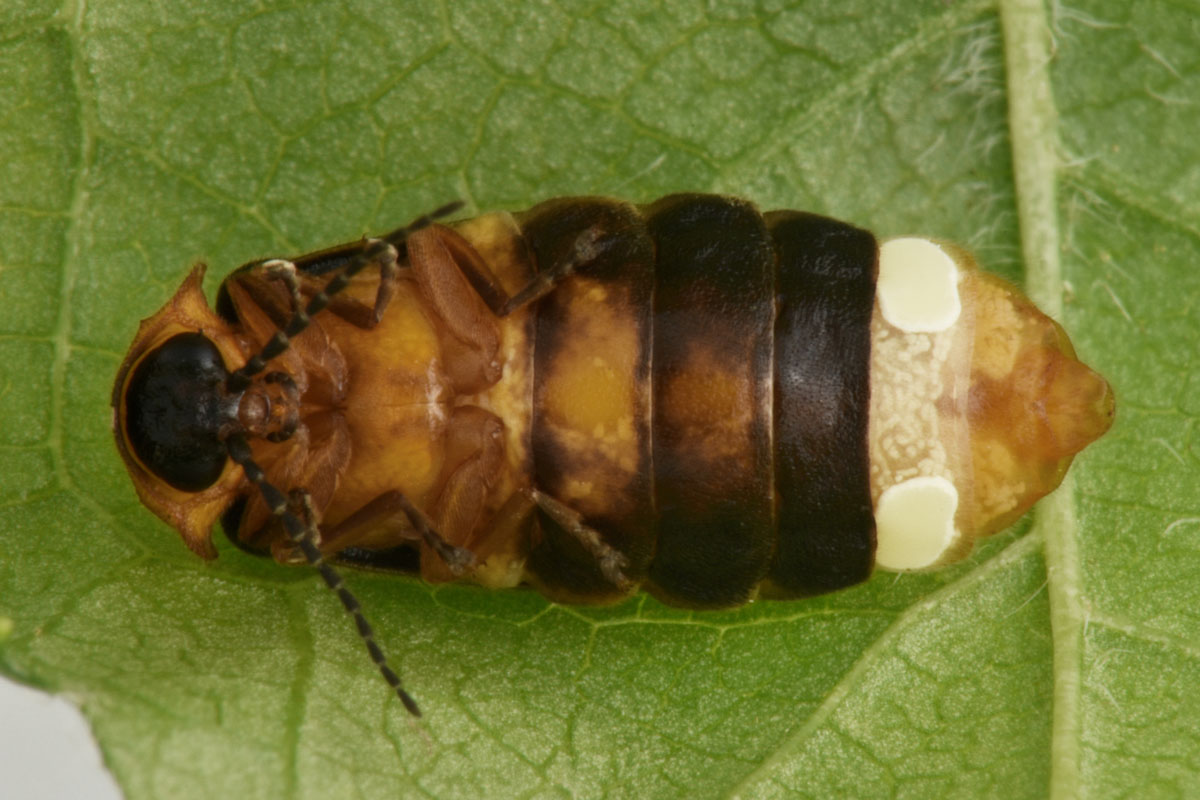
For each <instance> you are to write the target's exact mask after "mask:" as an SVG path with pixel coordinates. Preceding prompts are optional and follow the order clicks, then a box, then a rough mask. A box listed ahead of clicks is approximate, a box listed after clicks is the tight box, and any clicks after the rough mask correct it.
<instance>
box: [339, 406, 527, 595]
mask: <svg viewBox="0 0 1200 800" xmlns="http://www.w3.org/2000/svg"><path fill="white" fill-rule="evenodd" d="M503 431H504V426H503V424H502V423H501V422H500V419H499V418H498V417H496V415H494V414H492V413H491V412H489V411H485V410H483V409H481V408H478V407H475V406H459V407H458V408H455V409H454V410H453V412H452V414H451V417H450V419H449V420H448V421H447V425H446V433H445V436H444V439H443V442H442V447H443V462H444V465H443V468H442V472H441V475H440V477H439V482H438V484H437V485H438V486H439V487H440V488H438V489H437V491H436V494H435V495H434V497H433V499H432V501H430V502H429V504H428V506H427V509H428V515H426V513H425V512H424V511H422V510H421V509H419V508H418V507H417V506H416V505H415V504H414V503H413V502H412V501H411V500H410V499H409V498H408V497H407V496H405V495H404V493H403V492H401V491H399V490H392V491H387V492H384V493H383V494H380V495H378V496H377V497H375V498H374V499H372V500H370V501H369V502H367V503H366V504H365V505H363V506H362V507H361V508H359V509H358V510H357V511H355V512H354V513H352V514H351V515H350V516H348V517H346V518H345V519H343V520H342V521H340V522H339V523H337V524H336V525H333V526H326V527H323V528H322V530H321V550H322V552H324V553H326V554H332V553H336V552H338V551H340V550H343V549H345V548H347V547H351V546H355V545H357V544H359V543H361V542H363V541H365V540H367V539H370V542H371V545H369V546H378V543H379V542H380V541H381V539H380V534H381V533H383V534H385V536H384V537H383V540H384V541H386V540H387V539H388V538H389V537H390V538H392V539H393V540H395V539H396V538H398V539H400V540H401V541H413V542H419V543H421V545H422V548H421V549H422V557H421V574H422V576H423V577H424V578H425V579H426V580H428V581H431V582H441V581H448V580H453V579H454V578H457V577H459V576H460V575H461V574H462V573H463V572H464V571H465V570H466V569H468V568H470V567H472V566H474V565H475V564H476V562H479V561H482V560H483V559H485V558H487V557H488V556H490V555H491V554H492V553H494V552H496V551H497V550H498V549H502V548H505V547H506V546H507V547H508V549H510V550H511V549H512V547H511V544H512V542H507V541H501V540H500V539H502V538H503V537H498V536H497V535H496V533H495V531H493V530H492V529H491V527H490V526H489V527H487V529H486V530H484V527H485V526H484V525H483V524H482V523H484V522H487V521H488V520H485V519H484V516H485V512H486V511H487V508H486V506H487V501H488V498H489V496H490V494H491V492H492V487H493V484H494V482H495V476H496V475H498V474H500V473H501V471H502V470H501V466H502V462H503V459H504V442H503Z"/></svg>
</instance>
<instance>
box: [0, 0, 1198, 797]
mask: <svg viewBox="0 0 1200 800" xmlns="http://www.w3.org/2000/svg"><path fill="white" fill-rule="evenodd" d="M1195 17H1196V9H1195V7H1193V6H1191V5H1190V4H1188V3H1185V2H1178V1H1177V0H1176V1H1175V2H1171V1H1170V0H1144V1H1143V2H1139V3H1132V4H1131V3H1126V2H1124V0H1084V1H1083V2H1075V3H1072V4H1071V5H1070V6H1066V5H1062V4H1053V5H1052V7H1051V8H1044V7H1042V6H1041V5H1039V4H1037V3H1034V2H1031V0H1012V2H1009V0H1000V2H999V3H998V4H996V3H991V2H983V0H960V2H953V3H947V2H944V0H922V1H921V2H906V3H873V2H870V0H850V2H842V3H826V2H817V1H816V0H812V1H810V2H803V0H766V1H765V2H759V3H745V2H739V3H716V2H713V3H710V4H705V3H701V2H688V1H687V0H662V2H659V3H656V4H645V3H638V2H633V0H621V1H620V2H616V3H611V2H609V3H603V2H595V1H593V2H583V1H582V0H560V1H559V2H557V3H550V2H530V3H510V2H502V0H491V1H490V2H486V1H485V0H473V1H471V2H454V3H443V4H435V3H430V2H416V1H415V0H413V1H412V2H390V3H389V2H384V0H341V2H333V1H331V0H313V2H308V3H302V4H296V3H270V2H260V3H258V4H253V5H251V4H246V3H241V2H232V0H225V1H223V2H204V3H200V2H196V3H188V2H185V1H184V0H178V1H177V2H160V3H155V4H152V5H146V4H144V3H137V2H128V0H108V2H99V3H95V2H94V3H88V4H75V5H68V6H66V7H65V8H62V9H59V8H57V7H55V6H51V5H48V4H45V3H39V2H37V0H20V2H9V3H6V4H5V6H4V9H3V10H0V152H2V153H3V154H4V155H3V157H2V158H0V303H2V304H3V309H4V311H3V313H2V314H0V631H7V633H5V634H3V635H0V670H3V672H4V673H5V674H8V675H11V676H15V677H17V678H19V679H21V680H24V681H26V682H29V683H32V684H35V685H38V686H42V687H45V688H48V689H50V690H53V691H57V692H63V693H66V694H68V695H69V696H71V697H72V698H74V699H76V700H77V701H78V702H79V703H80V705H81V706H82V708H83V710H84V712H85V713H86V715H87V716H88V717H89V719H90V720H91V721H92V724H93V727H94V731H95V734H96V736H97V737H98V739H99V741H100V743H101V747H102V750H103V752H104V755H105V758H106V760H107V762H108V764H109V766H110V768H111V769H112V770H113V772H114V773H115V775H116V776H117V778H118V780H119V781H120V783H121V785H122V786H123V788H124V791H125V793H126V795H127V797H129V798H141V797H146V798H157V797H173V798H194V797H227V796H234V797H246V798H252V797H280V796H302V797H395V796H415V795H424V796H429V797H439V798H442V797H508V796H537V797H550V796H568V795H569V796H580V797H597V796H610V797H689V798H691V797H735V796H736V797H747V798H758V797H775V796H779V797H783V796H812V797H831V796H839V795H854V796H859V797H891V796H907V797H922V798H926V797H963V796H1003V797H1006V798H1009V797H1043V796H1046V795H1047V794H1054V795H1056V796H1058V797H1073V796H1079V795H1085V794H1086V795H1088V796H1093V797H1108V796H1114V797H1115V796H1125V795H1129V794H1134V793H1137V794H1139V795H1153V796H1160V797H1183V796H1195V795H1196V794H1198V793H1200V755H1198V754H1200V726H1198V725H1197V723H1196V720H1198V719H1200V691H1198V689H1200V616H1198V615H1197V613H1196V611H1195V609H1196V608H1197V607H1200V547H1198V546H1197V540H1198V537H1200V499H1198V494H1200V489H1198V488H1197V487H1200V480H1198V478H1200V476H1198V474H1197V473H1198V471H1200V470H1198V457H1200V453H1198V452H1197V445H1196V444H1195V443H1194V441H1193V436H1194V433H1193V432H1194V430H1195V428H1196V421H1197V419H1198V418H1200V399H1198V398H1200V368H1198V367H1197V361H1196V357H1195V356H1196V353H1197V352H1198V349H1197V348H1198V347H1200V309H1198V308H1197V307H1196V306H1197V304H1198V303H1200V271H1198V270H1196V269H1195V265H1196V264H1197V263H1200V137H1197V136H1196V132H1197V130H1200V48H1197V47H1196V41H1195V24H1196V23H1195ZM1039 48H1041V49H1040V50H1039ZM1014 153H1015V156H1014ZM681 190H701V191H719V192H729V193H736V194H741V195H745V196H748V197H750V198H752V199H754V200H756V201H757V202H758V203H759V204H760V205H761V206H762V207H764V208H776V207H790V208H805V209H809V210H813V211H818V212H823V213H827V214H830V215H833V216H837V217H840V218H843V219H848V220H852V221H855V222H857V223H859V224H862V225H864V226H867V227H870V228H872V229H874V230H875V231H876V232H877V233H880V234H882V235H891V234H898V233H905V232H909V233H927V234H933V235H937V236H941V237H944V238H948V239H954V240H958V241H961V242H963V243H965V244H967V245H969V246H970V247H972V248H973V249H974V250H975V251H976V253H977V254H978V255H979V257H980V259H981V261H983V262H984V263H986V264H988V265H989V267H990V268H992V269H994V270H996V271H999V272H1001V273H1002V274H1005V275H1007V276H1009V277H1012V278H1014V279H1018V280H1020V279H1023V278H1028V279H1029V281H1030V284H1031V285H1032V286H1033V287H1034V291H1035V294H1036V295H1037V296H1038V298H1039V299H1040V300H1041V301H1042V302H1044V303H1046V304H1047V305H1048V306H1049V307H1051V308H1054V307H1056V306H1057V305H1058V304H1060V303H1061V305H1062V315H1063V317H1064V321H1065V324H1066V327H1067V328H1068V329H1069V330H1070V331H1071V333H1072V337H1073V339H1074V342H1075V344H1076V347H1077V349H1078V350H1079V352H1080V353H1081V355H1082V356H1083V357H1084V359H1085V360H1086V361H1087V362H1088V363H1090V364H1092V365H1093V366H1095V367H1096V368H1097V369H1099V370H1100V371H1101V372H1102V373H1104V374H1105V375H1107V376H1108V377H1109V378H1110V380H1111V381H1112V383H1113V385H1114V387H1115V389H1116V393H1117V398H1118V421H1117V425H1116V427H1115V428H1114V430H1113V431H1112V432H1111V433H1110V434H1109V435H1108V436H1107V437H1106V438H1105V439H1103V440H1102V441H1101V442H1100V443H1098V444H1097V445H1095V446H1094V447H1092V448H1091V449H1090V450H1088V451H1087V452H1086V453H1085V454H1084V455H1083V456H1082V457H1081V458H1080V459H1079V460H1078V462H1077V464H1076V465H1075V467H1074V468H1073V470H1072V479H1071V480H1070V482H1069V484H1068V485H1066V486H1064V489H1063V490H1062V491H1060V492H1059V493H1058V494H1056V495H1055V496H1054V498H1053V499H1052V500H1051V501H1049V502H1048V503H1047V504H1044V506H1043V508H1042V509H1041V512H1040V514H1039V520H1038V522H1037V524H1036V525H1035V527H1034V528H1033V529H1032V531H1030V530H1029V526H1028V525H1024V526H1019V527H1018V529H1017V530H1015V531H1011V532H1008V533H1006V534H1003V535H1001V536H999V537H996V538H995V540H994V541H992V542H990V543H989V544H988V545H987V546H985V547H984V548H982V549H981V550H980V551H979V552H978V553H977V554H976V555H975V556H973V557H972V558H971V559H970V560H969V561H968V562H966V563H964V564H962V565H959V566H957V567H955V568H952V569H950V570H946V571H942V572H938V573H934V574H930V575H921V576H914V575H905V576H901V577H896V576H892V575H879V576H876V577H875V578H874V579H873V580H872V581H870V582H869V583H868V584H866V585H864V586H862V587H858V588H856V589H853V590H850V591H846V592H842V593H839V594H836V595H833V596H830V597H823V598H815V599H812V600H807V601H803V602H791V603H770V602H762V603H757V604H754V605H752V606H750V607H747V608H744V609H740V610H736V611H730V612H721V613H698V612H684V611H679V610H674V609H668V608H664V607H663V606H661V605H660V604H658V603H656V602H654V601H653V600H650V599H648V598H646V597H638V598H635V599H633V600H631V601H629V602H627V603H624V604H622V605H620V606H617V607H615V608H582V609H580V608H567V607H560V606H555V605H551V604H548V603H546V602H545V601H544V600H542V599H541V598H540V597H538V596H536V595H534V594H533V593H531V592H523V591H513V592H508V593H489V592H484V591H482V590H477V589H473V588H469V587H458V586H450V587H441V588H438V589H432V588H430V587H428V586H425V585H423V584H421V583H420V582H417V581H413V580H405V579H396V578H390V577H385V576H379V575H371V574H352V575H350V576H349V581H350V584H351V586H352V588H353V589H354V591H355V592H356V593H357V594H358V595H359V597H360V598H361V600H362V602H363V605H364V607H365V608H366V609H367V612H368V614H369V616H370V617H371V618H372V620H373V621H374V622H375V624H376V627H377V629H378V638H379V640H380V641H381V643H382V644H383V645H384V647H385V649H386V650H387V651H388V652H389V654H390V656H391V658H392V659H393V660H394V662H395V663H396V665H397V666H398V667H399V668H400V669H401V671H402V673H403V675H404V677H405V680H406V683H407V685H408V686H409V688H410V689H411V690H412V692H413V694H414V695H415V696H416V697H417V698H418V699H419V700H420V702H421V704H422V706H423V708H424V709H425V711H426V718H425V720H424V721H423V722H422V723H421V724H420V725H414V724H412V723H411V722H410V720H409V718H408V717H407V715H406V714H405V713H404V711H403V708H402V707H401V706H400V705H399V703H398V702H397V701H396V700H395V699H394V698H392V697H390V696H389V694H388V692H387V690H386V687H385V686H384V685H383V684H382V683H381V682H380V680H379V678H378V676H377V675H375V673H374V671H373V667H372V665H371V664H370V662H369V661H368V660H367V659H366V658H365V657H364V655H363V654H362V652H361V645H360V644H359V642H358V641H357V639H356V637H355V635H354V632H353V630H352V629H351V628H350V627H349V625H348V624H347V621H346V619H344V615H343V614H342V612H341V611H340V609H339V608H338V606H337V603H336V601H335V599H334V598H332V597H331V596H329V594H328V593H327V592H326V591H325V590H324V589H323V588H322V586H321V585H320V583H319V581H318V579H317V578H316V577H315V576H313V575H312V574H311V572H310V571H308V570H303V569H286V568H282V567H277V566H275V565H274V564H272V563H270V562H267V561H262V560H256V559H253V558H251V557H249V556H245V555H243V554H241V553H240V552H239V551H237V550H235V549H233V548H231V547H229V546H227V545H226V546H223V547H222V552H221V557H220V559H218V561H217V562H215V563H214V564H211V565H208V564H203V563H200V562H199V560H198V559H196V558H195V557H194V556H193V555H191V553H190V552H188V551H187V550H186V549H185V548H184V547H183V546H182V545H181V544H180V542H179V541H178V538H177V537H176V536H175V535H174V534H173V533H172V532H171V531H170V530H168V529H167V528H166V527H165V526H164V525H162V524H161V523H160V522H158V521H157V520H156V519H155V518H153V517H152V516H151V515H150V514H149V513H148V512H147V511H145V510H144V509H143V508H142V507H141V506H140V505H139V504H138V501H137V499H136V496H135V495H134V493H133V491H132V487H131V485H130V483H129V480H128V478H127V476H126V475H125V473H124V470H123V469H122V467H121V465H120V463H119V461H118V458H117V456H116V453H115V450H114V448H113V445H112V441H111V432H110V427H109V426H110V409H109V393H110V391H111V383H112V379H113V376H114V372H115V370H116V367H117V364H118V363H119V361H120V359H121V358H122V356H123V353H124V351H125V349H126V348H127V347H128V344H129V342H130V340H131V338H132V335H133V332H134V330H135V328H136V323H137V320H138V319H140V318H142V317H145V316H147V315H149V314H150V313H152V312H153V311H155V310H156V309H157V308H158V307H159V306H160V305H161V304H162V303H163V302H164V301H165V300H166V299H167V298H168V297H170V295H171V293H172V292H173V291H174V288H175V287H176V285H177V284H178V282H179V281H180V280H181V278H182V277H183V275H184V274H185V272H186V270H187V268H188V267H189V265H190V264H191V263H193V262H194V261H196V260H201V259H202V260H205V261H206V262H208V263H209V264H211V265H212V275H211V282H210V284H209V288H210V289H212V288H215V286H216V283H217V282H218V281H219V280H220V278H221V277H222V276H223V275H225V274H226V273H227V272H228V271H229V270H231V269H232V268H234V267H235V266H236V265H238V264H240V263H242V262H244V261H247V260H249V259H251V258H254V257H258V256H263V255H269V254H295V253H299V252H303V251H305V250H310V249H314V248H317V247H320V246H323V245H328V244H332V243H336V242H339V241H345V240H349V239H353V238H355V237H357V236H359V235H361V234H363V233H365V232H368V231H378V230H382V229H386V228H389V227H392V226H394V225H396V224H398V223H399V222H400V221H403V220H406V219H408V218H410V217H411V216H413V215H415V214H416V213H419V212H421V211H424V210H428V209H430V208H433V207H435V206H437V205H440V204H441V203H443V202H445V201H446V200H448V199H451V198H455V197H461V198H464V199H466V200H467V201H468V202H469V203H470V205H471V208H472V209H473V210H491V209H497V208H512V209H520V208H523V207H526V206H528V205H530V204H532V203H534V202H536V201H537V200H540V199H543V198H546V197H549V196H553V195H557V194H567V193H570V194H582V193H603V194H619V195H624V196H628V197H630V198H632V199H636V200H649V199H652V198H654V197H656V196H658V195H661V194H665V193H669V192H674V191H681ZM1024 264H1028V271H1027V270H1026V269H1025V268H1023V265H1024Z"/></svg>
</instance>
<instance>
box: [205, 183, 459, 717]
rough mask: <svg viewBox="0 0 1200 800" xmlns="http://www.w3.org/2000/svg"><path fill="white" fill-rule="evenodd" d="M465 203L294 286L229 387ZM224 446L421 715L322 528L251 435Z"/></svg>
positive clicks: (243, 382)
mask: <svg viewBox="0 0 1200 800" xmlns="http://www.w3.org/2000/svg"><path fill="white" fill-rule="evenodd" d="M462 205H463V204H462V203H461V202H454V203H449V204H447V205H444V206H442V207H441V208H439V209H437V210H436V211H433V212H432V213H429V214H425V215H422V216H420V217H417V218H416V219H415V220H413V221H412V222H410V223H409V224H407V225H405V226H404V227H401V228H397V229H396V230H394V231H392V232H391V233H388V234H386V235H384V236H383V237H382V238H379V239H367V240H366V241H365V242H363V248H362V250H361V251H360V252H358V253H357V254H355V256H354V257H353V258H352V259H350V261H349V262H347V264H346V265H345V266H344V267H343V268H342V269H341V270H340V271H339V272H338V273H337V275H335V276H334V277H333V278H332V279H330V281H329V282H328V283H326V284H325V288H324V289H322V290H321V291H319V292H317V293H316V294H315V295H313V297H312V299H310V300H309V301H308V305H307V306H305V307H303V308H301V304H300V302H299V291H298V290H297V288H296V287H295V286H293V287H292V298H293V303H294V308H293V312H292V318H291V319H290V320H289V321H288V324H287V326H286V327H285V328H284V329H283V330H279V331H276V332H275V335H274V336H272V337H271V339H270V341H268V342H267V343H266V345H264V346H263V348H262V349H261V350H260V351H259V352H258V353H256V354H255V355H254V356H251V358H250V359H249V360H248V361H247V362H246V363H245V364H244V365H243V366H242V367H240V368H239V369H236V370H234V371H233V372H232V373H230V375H229V377H228V378H227V379H226V380H225V387H226V390H227V391H229V392H232V393H237V392H243V391H245V390H246V389H247V388H248V387H249V386H250V383H251V381H252V379H253V378H254V376H255V375H257V374H258V373H260V372H262V371H263V370H264V369H266V366H267V362H269V361H270V360H271V359H273V358H275V357H276V356H278V355H280V354H281V353H283V351H285V350H287V348H288V345H289V344H290V343H291V340H292V339H293V338H295V337H296V336H297V335H298V334H299V333H300V332H301V331H303V330H304V329H305V328H307V327H308V324H309V322H310V321H311V320H312V317H313V316H314V315H316V314H317V313H319V312H320V311H321V310H322V309H324V308H325V307H326V306H327V305H329V300H330V298H331V297H333V296H334V295H335V294H337V293H338V292H340V291H342V290H343V289H345V288H346V287H347V286H348V285H349V284H350V279H351V278H353V277H354V276H355V275H356V274H357V273H358V272H359V271H361V270H362V269H363V268H364V267H366V266H367V265H369V264H373V263H377V262H378V263H379V264H380V266H381V268H382V269H383V270H384V271H386V270H388V269H389V268H394V267H395V263H396V261H398V260H399V258H400V253H401V248H403V247H404V242H405V240H406V239H407V238H408V237H409V236H410V235H411V234H412V233H413V232H415V231H418V230H420V229H421V228H424V227H426V226H427V225H431V224H432V223H433V222H434V221H435V220H438V219H440V218H442V217H445V216H447V215H449V214H453V213H454V212H455V211H457V210H458V209H460V208H462ZM225 448H226V449H227V450H228V452H229V457H230V458H231V459H233V461H234V463H236V464H238V465H239V466H240V467H241V468H242V471H243V472H245V474H246V477H247V478H249V479H250V481H251V482H253V483H254V485H255V486H257V487H258V491H259V493H261V494H262V498H263V500H264V501H265V502H266V504H267V507H268V508H269V509H271V513H272V514H273V515H275V516H276V517H278V518H279V520H280V522H282V523H283V527H284V530H286V531H287V535H288V538H289V539H290V540H291V542H292V544H294V545H295V546H296V547H298V548H300V552H302V553H304V559H305V560H306V561H307V562H308V564H309V566H311V567H313V568H314V569H316V570H317V572H319V573H320V574H321V580H323V581H325V585H326V586H328V587H329V589H330V590H331V591H332V592H333V593H334V594H336V595H337V597H338V600H340V601H341V603H342V608H344V609H346V613H347V614H349V615H350V616H351V617H352V618H353V619H354V627H355V628H356V629H357V630H358V636H359V638H360V639H362V641H363V644H364V645H366V648H367V653H368V654H369V655H370V656H371V660H372V661H374V662H375V666H376V667H377V668H378V669H379V674H380V675H382V676H383V679H384V680H385V681H387V682H388V685H389V686H391V687H392V689H393V690H394V691H395V692H396V696H397V697H399V698H400V702H402V703H404V707H405V708H407V709H408V713H410V714H412V715H413V716H414V717H419V716H421V709H420V708H418V707H417V702H416V701H415V700H413V698H412V695H410V694H409V693H408V692H406V691H405V690H404V687H403V686H401V685H400V676H399V675H397V674H396V672H395V671H394V670H393V669H392V668H391V666H389V665H388V661H387V656H385V655H384V654H383V650H382V649H380V647H379V645H378V644H376V643H375V631H374V629H372V628H371V623H370V622H368V621H367V618H366V617H365V616H364V615H363V612H362V606H361V605H360V604H359V602H358V598H357V597H355V596H354V594H353V593H352V592H351V591H350V590H349V589H347V588H346V582H345V581H344V580H343V579H342V575H341V573H340V572H338V571H337V570H336V569H334V567H333V566H332V565H330V564H329V563H328V562H326V561H325V556H324V555H322V554H321V550H320V548H318V547H317V544H316V543H317V539H318V534H317V531H316V530H315V528H314V526H313V523H312V522H311V521H302V520H301V519H300V518H299V517H298V516H296V515H295V514H293V513H292V512H291V511H289V510H288V501H287V495H285V494H284V493H283V492H282V491H281V490H280V489H279V488H278V487H276V486H275V485H273V484H272V483H271V482H270V481H268V480H267V476H266V473H265V472H263V469H262V467H260V466H259V465H258V463H257V462H255V460H254V455H253V453H252V452H251V451H250V445H249V444H248V443H247V442H246V437H245V436H244V435H242V433H240V432H238V433H232V434H230V435H229V436H227V437H226V439H225Z"/></svg>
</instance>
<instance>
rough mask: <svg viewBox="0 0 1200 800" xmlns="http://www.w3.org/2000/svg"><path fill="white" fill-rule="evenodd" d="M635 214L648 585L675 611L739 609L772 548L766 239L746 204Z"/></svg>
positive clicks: (687, 201) (679, 199) (685, 202)
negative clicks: (646, 343)
mask: <svg viewBox="0 0 1200 800" xmlns="http://www.w3.org/2000/svg"><path fill="white" fill-rule="evenodd" d="M645 213H646V225H647V227H648V229H649V230H650V233H651V236H652V237H653V238H654V241H655V245H656V248H657V253H658V256H657V261H656V265H655V274H656V281H655V297H654V362H653V369H654V377H653V383H654V477H655V496H656V500H657V505H658V552H657V554H656V555H655V558H654V563H653V564H652V566H651V568H650V578H651V581H652V585H651V586H650V589H651V591H653V592H654V593H655V594H656V595H657V596H659V597H660V598H661V599H663V600H664V601H665V602H669V603H673V604H677V605H684V606H689V607H721V606H732V605H737V604H740V603H744V602H746V600H748V599H749V598H750V597H751V596H752V594H753V592H754V590H755V587H756V586H757V584H758V582H759V581H760V580H761V579H762V578H763V576H764V574H765V573H766V570H767V567H768V565H769V562H770V558H771V553H772V549H773V538H774V536H773V530H774V525H773V519H772V497H771V487H772V481H771V441H770V438H771V431H770V426H769V413H768V411H769V408H770V402H771V400H770V381H771V354H772V341H771V333H772V332H771V322H772V318H773V305H774V288H773V269H774V252H773V250H772V247H771V239H770V237H769V235H768V234H767V230H766V227H765V225H764V224H763V219H762V217H761V216H760V215H759V213H758V212H757V210H756V209H755V208H754V207H753V206H752V205H750V204H749V203H747V202H745V201H744V200H738V199H734V198H726V197H719V196H714V195H675V196H671V197H665V198H663V199H662V200H659V201H658V202H656V203H654V204H653V205H651V206H649V207H648V208H646V210H645Z"/></svg>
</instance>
